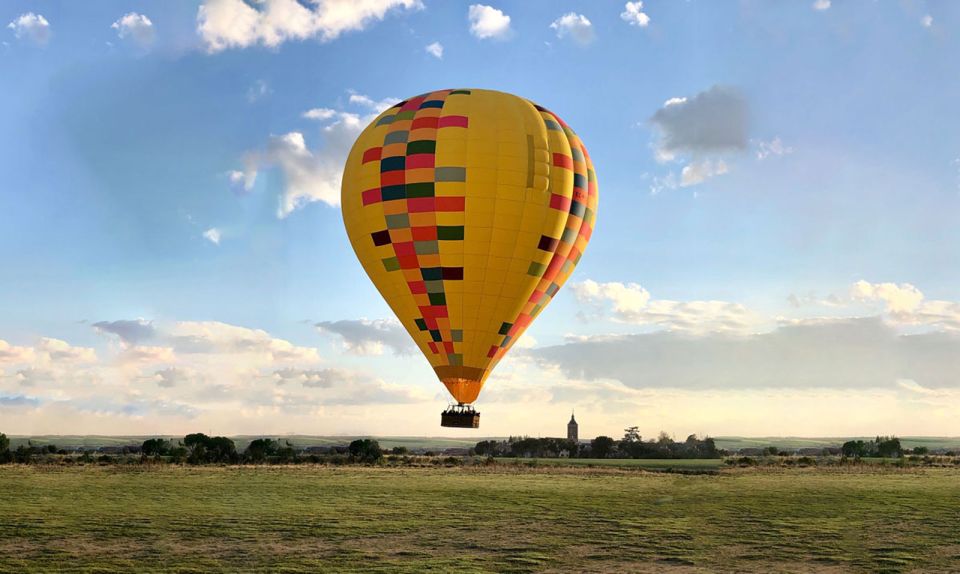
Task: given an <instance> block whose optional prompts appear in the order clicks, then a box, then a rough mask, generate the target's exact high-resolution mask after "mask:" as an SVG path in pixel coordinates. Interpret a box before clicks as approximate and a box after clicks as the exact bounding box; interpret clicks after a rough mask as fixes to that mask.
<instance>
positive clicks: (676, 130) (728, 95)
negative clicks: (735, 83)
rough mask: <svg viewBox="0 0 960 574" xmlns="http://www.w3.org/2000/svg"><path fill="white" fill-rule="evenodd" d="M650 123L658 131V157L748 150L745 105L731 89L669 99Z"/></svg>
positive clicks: (710, 90) (740, 97)
mask: <svg viewBox="0 0 960 574" xmlns="http://www.w3.org/2000/svg"><path fill="white" fill-rule="evenodd" d="M650 122H651V123H652V124H653V125H654V126H655V127H656V128H657V129H658V130H659V132H660V136H661V137H660V141H659V143H658V146H657V152H658V156H659V157H661V158H665V159H672V158H674V157H675V156H676V155H678V154H689V155H701V154H713V153H723V152H729V151H736V150H742V149H745V148H746V147H747V103H746V100H745V99H744V98H743V96H742V95H741V94H740V93H739V92H738V91H737V90H735V89H733V88H730V87H726V86H713V87H712V88H710V89H709V90H706V91H704V92H700V93H699V94H697V95H695V96H693V97H690V98H671V99H670V100H667V102H666V103H665V104H664V106H663V107H662V108H660V109H659V110H657V112H656V113H655V114H653V117H651V118H650Z"/></svg>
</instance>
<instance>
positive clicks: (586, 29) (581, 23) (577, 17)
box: [550, 12, 593, 45]
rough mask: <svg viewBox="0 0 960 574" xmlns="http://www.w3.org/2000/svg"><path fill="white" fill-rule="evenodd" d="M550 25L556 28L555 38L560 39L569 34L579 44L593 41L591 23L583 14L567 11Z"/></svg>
mask: <svg viewBox="0 0 960 574" xmlns="http://www.w3.org/2000/svg"><path fill="white" fill-rule="evenodd" d="M550 27H551V28H552V29H554V30H556V32H557V38H561V39H562V38H565V37H567V36H568V35H569V36H570V37H571V38H573V39H574V41H575V42H577V43H578V44H580V45H586V44H589V43H590V42H592V41H593V24H591V23H590V20H589V19H587V17H586V16H584V15H583V14H576V13H574V12H569V13H567V14H564V15H563V16H560V17H559V18H557V19H556V20H554V21H553V23H552V24H550Z"/></svg>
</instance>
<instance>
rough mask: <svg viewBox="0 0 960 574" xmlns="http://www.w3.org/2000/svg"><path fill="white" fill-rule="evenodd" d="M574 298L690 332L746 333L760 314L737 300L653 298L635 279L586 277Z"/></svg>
mask: <svg viewBox="0 0 960 574" xmlns="http://www.w3.org/2000/svg"><path fill="white" fill-rule="evenodd" d="M572 290H573V293H574V296H575V297H576V298H577V300H578V301H579V302H580V303H582V304H586V305H588V306H592V307H593V308H594V309H595V310H597V311H598V312H599V313H600V314H601V315H603V314H605V313H606V312H607V310H609V311H610V313H611V315H612V318H613V319H614V320H616V321H619V322H623V323H631V324H635V325H647V326H652V327H659V328H663V329H666V330H669V331H677V332H683V333H691V334H703V333H715V332H722V333H749V332H750V331H752V330H754V329H755V328H756V327H757V326H758V325H759V324H760V323H761V318H760V317H758V316H757V315H756V314H755V313H753V312H752V311H750V310H749V309H747V308H746V307H744V306H743V305H741V304H739V303H731V302H727V301H670V300H665V299H653V298H652V297H651V296H650V292H649V291H647V290H646V289H644V288H643V287H642V286H640V285H638V284H636V283H626V284H624V283H619V282H610V283H598V282H596V281H593V280H590V279H588V280H586V281H583V282H582V283H577V284H574V285H573V286H572Z"/></svg>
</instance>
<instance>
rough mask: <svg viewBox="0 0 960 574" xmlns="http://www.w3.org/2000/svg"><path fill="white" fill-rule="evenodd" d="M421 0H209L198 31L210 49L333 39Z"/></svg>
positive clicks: (202, 8)
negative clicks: (252, 0) (251, 1)
mask: <svg viewBox="0 0 960 574" xmlns="http://www.w3.org/2000/svg"><path fill="white" fill-rule="evenodd" d="M421 8H423V3H422V2H421V1H420V0H314V1H312V2H310V3H309V4H302V3H300V2H298V1H297V0H261V1H260V2H258V3H257V4H255V5H253V4H248V3H247V2H244V1H243V0H205V1H204V2H203V4H201V5H200V8H199V10H198V11H197V33H198V34H199V35H200V37H201V38H202V39H203V42H204V43H205V44H206V47H207V51H209V52H211V53H212V52H219V51H222V50H226V49H228V48H246V47H249V46H256V45H262V46H267V47H271V48H274V47H277V46H279V45H280V44H282V43H284V42H286V41H288V40H306V39H308V38H318V39H319V40H320V41H321V42H329V41H332V40H335V39H336V38H338V37H339V36H340V35H341V34H343V33H344V32H350V31H355V30H363V29H364V28H366V27H367V25H368V24H370V23H372V22H376V21H380V20H383V19H384V18H385V17H386V15H387V13H388V12H390V11H391V10H419V9H421Z"/></svg>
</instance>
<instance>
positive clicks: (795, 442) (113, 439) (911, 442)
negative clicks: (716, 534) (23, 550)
mask: <svg viewBox="0 0 960 574" xmlns="http://www.w3.org/2000/svg"><path fill="white" fill-rule="evenodd" d="M561 430H562V429H561ZM148 438H154V436H98V435H62V436H56V435H40V436H21V435H12V436H10V442H11V445H12V447H13V448H16V447H18V446H19V445H21V444H26V443H27V441H28V440H30V441H33V443H34V444H36V445H47V444H55V445H57V446H60V447H80V446H82V447H86V448H94V447H99V446H124V445H129V444H140V443H142V442H143V441H145V440H146V439H148ZM163 438H171V439H173V440H180V439H182V438H183V437H182V436H167V437H163ZM231 438H233V439H234V441H235V442H236V443H237V447H238V448H240V449H243V448H245V447H246V446H247V444H249V442H250V441H251V440H253V439H255V438H260V436H259V435H258V436H253V435H244V436H235V437H231ZM270 438H280V439H281V440H289V441H290V443H291V444H293V445H295V446H298V447H304V446H314V445H315V446H330V445H344V444H348V443H349V442H350V441H352V440H353V439H355V438H375V439H377V440H378V441H379V442H380V446H382V447H384V448H393V447H395V446H405V447H407V448H409V449H415V448H425V449H433V450H442V449H445V448H463V447H467V448H469V447H472V446H474V445H475V444H477V442H479V441H481V440H490V439H493V440H506V437H483V436H476V437H462V438H451V437H424V436H386V437H356V436H312V435H290V436H282V435H280V436H278V435H271V436H270ZM614 438H619V436H615V437H614ZM858 438H859V439H861V440H865V441H872V440H873V439H874V437H821V438H803V437H735V436H729V437H716V438H715V441H716V444H717V447H718V448H723V449H727V450H737V449H740V448H747V447H766V446H776V447H778V448H801V447H825V446H840V445H841V444H843V443H844V442H846V441H848V440H852V439H858ZM900 442H901V443H902V444H903V447H904V448H913V447H915V446H926V447H928V448H930V449H931V450H933V449H938V448H947V449H954V450H957V451H960V437H900Z"/></svg>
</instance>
